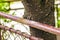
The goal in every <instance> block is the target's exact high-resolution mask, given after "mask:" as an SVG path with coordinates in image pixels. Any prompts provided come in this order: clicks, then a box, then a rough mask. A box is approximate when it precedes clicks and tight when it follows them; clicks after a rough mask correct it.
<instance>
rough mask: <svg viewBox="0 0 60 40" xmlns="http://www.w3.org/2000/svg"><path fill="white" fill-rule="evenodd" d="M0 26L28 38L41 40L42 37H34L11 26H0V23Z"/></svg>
mask: <svg viewBox="0 0 60 40" xmlns="http://www.w3.org/2000/svg"><path fill="white" fill-rule="evenodd" d="M0 28H1V29H3V30H7V31H10V32H13V33H16V34H19V35H21V36H24V37H26V38H29V39H30V40H43V39H42V38H37V37H34V36H31V35H28V34H26V33H24V32H21V31H20V30H15V29H13V28H9V27H7V26H2V25H0Z"/></svg>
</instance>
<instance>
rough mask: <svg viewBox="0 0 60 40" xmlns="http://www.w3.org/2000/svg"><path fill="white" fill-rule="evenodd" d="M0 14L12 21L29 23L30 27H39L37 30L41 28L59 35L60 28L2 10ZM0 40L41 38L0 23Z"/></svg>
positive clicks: (40, 39) (35, 39)
mask: <svg viewBox="0 0 60 40" xmlns="http://www.w3.org/2000/svg"><path fill="white" fill-rule="evenodd" d="M0 16H3V17H5V18H7V19H11V20H13V21H16V22H19V23H23V24H26V25H29V26H30V27H33V28H36V29H39V30H43V31H46V32H49V33H52V34H55V35H60V29H59V28H54V27H53V26H50V25H47V24H42V23H39V22H35V21H31V20H27V19H24V18H19V17H16V16H12V15H9V14H5V13H3V12H0ZM0 32H1V33H0V34H1V35H0V40H26V38H27V39H29V40H43V39H42V38H37V37H34V36H31V35H29V34H27V33H25V32H21V31H20V30H15V29H13V28H9V27H7V26H4V25H1V24H0ZM22 37H23V38H22Z"/></svg>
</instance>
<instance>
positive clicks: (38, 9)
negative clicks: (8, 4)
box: [22, 0, 56, 40]
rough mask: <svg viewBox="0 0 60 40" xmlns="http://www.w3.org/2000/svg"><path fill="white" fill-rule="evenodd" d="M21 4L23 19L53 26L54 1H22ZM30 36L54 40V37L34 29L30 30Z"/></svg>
mask: <svg viewBox="0 0 60 40" xmlns="http://www.w3.org/2000/svg"><path fill="white" fill-rule="evenodd" d="M22 3H23V5H24V7H25V15H24V18H27V19H30V20H34V21H37V22H41V23H45V24H49V25H53V26H54V24H55V21H54V0H23V1H22ZM31 34H32V35H34V36H36V37H41V38H44V40H56V36H55V35H53V34H50V33H48V32H44V31H42V30H38V29H35V28H31Z"/></svg>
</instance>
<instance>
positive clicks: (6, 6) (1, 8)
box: [0, 2, 9, 12]
mask: <svg viewBox="0 0 60 40" xmlns="http://www.w3.org/2000/svg"><path fill="white" fill-rule="evenodd" d="M8 10H9V3H7V2H6V3H3V2H1V3H0V11H2V12H7V11H8Z"/></svg>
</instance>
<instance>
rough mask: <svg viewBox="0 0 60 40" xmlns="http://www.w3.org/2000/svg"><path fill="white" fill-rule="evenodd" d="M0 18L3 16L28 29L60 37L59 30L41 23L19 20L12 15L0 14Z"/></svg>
mask: <svg viewBox="0 0 60 40" xmlns="http://www.w3.org/2000/svg"><path fill="white" fill-rule="evenodd" d="M0 16H3V17H5V18H8V19H11V20H14V21H17V22H20V23H23V24H27V25H29V26H30V27H33V28H37V29H39V30H43V31H46V32H49V33H52V34H55V35H60V29H58V28H54V27H53V26H50V25H47V24H42V23H39V22H35V21H31V20H27V19H23V18H19V17H16V16H12V15H8V14H5V13H2V12H0Z"/></svg>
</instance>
